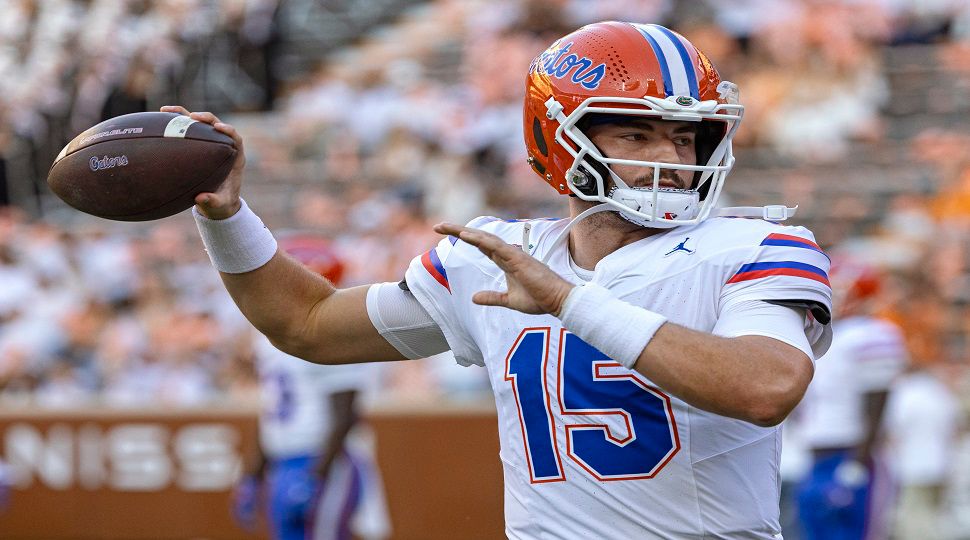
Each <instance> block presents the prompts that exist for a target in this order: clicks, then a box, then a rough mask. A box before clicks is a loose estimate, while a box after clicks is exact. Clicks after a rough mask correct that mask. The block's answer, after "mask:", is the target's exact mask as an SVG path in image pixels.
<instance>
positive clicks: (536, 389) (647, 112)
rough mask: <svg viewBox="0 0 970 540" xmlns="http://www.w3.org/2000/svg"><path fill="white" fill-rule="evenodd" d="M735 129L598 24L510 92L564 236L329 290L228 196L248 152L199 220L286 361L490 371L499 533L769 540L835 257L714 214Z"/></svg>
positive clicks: (772, 217)
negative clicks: (424, 360)
mask: <svg viewBox="0 0 970 540" xmlns="http://www.w3.org/2000/svg"><path fill="white" fill-rule="evenodd" d="M163 110H165V111H170V112H181V113H183V114H189V113H188V111H186V110H185V109H183V108H181V107H166V108H164V109H163ZM742 111H743V107H742V106H741V105H740V103H739V102H738V88H737V86H736V85H734V84H731V83H729V82H725V81H721V79H720V77H719V76H718V74H717V71H716V70H715V68H714V66H713V64H712V63H711V62H710V60H709V59H708V58H707V57H706V56H705V55H704V54H703V53H702V52H701V51H699V50H698V49H697V48H696V47H694V46H693V45H692V44H691V43H690V41H688V40H687V39H686V38H684V37H683V36H680V35H679V34H677V33H675V32H673V31H671V30H669V29H667V28H664V27H662V26H658V25H652V24H633V23H626V22H603V23H596V24H591V25H588V26H584V27H582V28H580V29H579V30H577V31H575V32H573V33H570V34H568V35H566V36H564V37H563V38H561V39H559V40H557V41H556V42H555V43H553V44H552V45H551V46H550V47H549V48H548V50H546V51H544V52H542V53H541V54H540V55H539V56H538V57H537V58H536V59H535V60H534V61H533V63H532V65H531V67H530V69H529V72H528V73H527V74H526V95H525V105H524V126H525V139H526V141H525V142H526V147H527V148H528V156H524V157H526V158H527V159H528V160H529V163H530V164H531V166H532V168H533V169H534V171H535V172H536V174H538V175H539V176H540V177H541V178H542V179H543V180H544V181H546V182H547V183H549V184H550V185H551V186H552V187H553V189H555V190H556V191H557V192H558V193H560V194H562V195H563V196H565V197H567V201H568V205H569V216H570V219H564V220H552V219H535V220H512V221H505V220H501V219H497V218H491V217H483V218H479V219H475V220H473V221H472V222H471V223H469V224H468V225H467V226H464V227H462V226H458V225H453V224H447V223H443V224H439V225H437V226H436V227H435V231H437V232H439V233H441V234H443V235H446V237H445V238H444V239H443V240H442V241H441V242H440V243H439V244H438V245H437V246H436V247H435V248H433V249H431V250H429V251H428V252H426V253H424V254H422V255H420V256H418V257H415V259H414V260H413V261H412V263H411V265H410V267H409V268H408V269H407V272H406V274H405V278H404V280H403V281H401V282H400V283H383V284H375V285H371V286H364V287H358V288H351V289H335V288H334V287H333V286H332V285H330V284H329V283H327V282H326V281H325V280H323V279H320V278H319V277H318V276H315V275H313V274H312V273H310V272H306V271H305V270H303V269H302V268H301V267H300V266H299V265H298V264H296V263H295V262H294V261H293V260H292V259H291V258H290V257H288V256H286V255H285V254H283V253H281V252H279V251H278V250H277V247H276V242H275V241H274V240H273V236H272V234H271V233H270V232H269V231H268V230H267V229H266V228H265V227H264V226H263V224H262V222H261V221H260V220H259V218H258V217H257V216H256V215H255V214H254V213H253V212H252V210H251V209H249V207H248V206H247V205H246V204H245V203H244V202H243V200H242V199H240V197H239V192H240V188H241V185H242V177H243V170H242V169H243V158H242V157H241V156H242V153H241V152H240V158H239V160H238V161H237V163H236V167H235V168H234V170H233V171H232V173H231V174H230V177H229V179H228V180H227V181H226V182H225V183H224V184H223V186H222V187H220V189H219V190H218V191H217V192H216V193H203V194H200V195H199V196H198V197H197V199H196V203H197V205H196V207H195V210H194V215H195V216H196V220H197V223H198V225H199V229H200V232H201V234H202V236H203V241H204V242H205V244H206V246H207V249H208V250H209V254H210V258H211V259H212V261H213V264H214V265H215V267H216V268H217V269H218V270H220V272H221V273H222V274H221V275H222V278H223V282H224V283H225V285H226V287H227V289H228V290H229V291H230V293H231V294H232V296H233V298H234V299H235V301H236V303H237V304H238V305H239V307H240V309H241V310H242V311H243V313H245V314H246V315H247V316H248V317H249V318H250V320H251V321H252V322H253V323H254V324H255V326H256V327H257V328H259V329H260V330H261V331H262V332H264V333H265V334H266V335H267V336H268V337H269V339H270V340H271V341H273V343H274V344H276V345H277V346H278V347H280V348H281V349H283V350H286V351H288V352H290V353H291V354H293V355H295V356H299V357H301V358H305V359H307V360H310V361H313V362H340V363H343V362H364V361H371V360H400V359H406V358H419V357H422V356H428V355H431V354H434V353H438V352H441V351H443V350H445V349H447V348H450V349H451V350H452V351H453V352H454V354H455V357H456V358H457V360H458V362H459V363H462V364H465V365H472V364H475V365H481V366H484V367H485V368H486V369H487V370H488V374H489V377H490V379H491V386H492V389H493V392H494V397H495V400H496V404H497V408H498V421H499V434H500V438H501V452H500V458H501V460H502V463H503V465H504V469H505V519H506V532H507V534H508V536H509V537H510V538H601V539H611V538H615V539H629V538H678V539H688V538H709V537H730V538H765V539H769V538H777V537H779V535H780V531H779V524H778V491H779V481H778V456H779V451H780V448H779V446H780V441H781V436H780V430H779V428H778V427H777V425H778V424H779V423H780V422H781V421H782V420H783V419H784V418H785V416H786V415H787V414H788V413H789V411H791V410H792V408H793V407H794V406H795V405H796V404H797V403H798V401H799V400H800V399H801V397H802V394H803V393H804V392H805V389H806V387H807V386H808V383H809V381H810V380H811V378H812V372H813V361H814V358H815V357H816V356H817V355H819V354H820V353H822V352H824V350H825V349H826V347H827V343H828V338H829V336H830V333H829V326H828V324H827V323H828V322H829V317H830V296H831V290H830V288H829V285H828V276H827V272H828V265H829V261H828V258H827V257H826V255H825V254H824V253H823V252H822V250H821V249H819V247H818V246H817V245H816V243H815V241H814V239H813V236H812V234H811V232H810V231H808V230H806V229H804V228H801V227H788V226H784V225H781V224H778V223H776V221H778V220H783V219H785V218H787V217H789V216H790V215H791V213H792V212H791V209H788V208H786V207H784V206H771V207H764V208H761V207H758V208H735V209H730V210H727V209H717V208H716V206H715V205H716V202H717V199H718V197H719V195H720V194H721V190H722V188H723V185H724V181H725V178H726V177H727V175H728V172H729V171H730V170H731V167H732V165H733V163H734V157H733V154H732V151H731V141H732V138H733V137H734V134H735V132H736V130H737V129H738V125H739V122H740V120H741V116H742ZM191 116H192V118H194V119H196V120H199V121H204V122H210V123H213V124H214V125H215V126H216V128H217V129H219V130H221V131H223V132H224V133H226V134H229V135H230V136H232V137H234V139H235V140H236V144H237V145H238V146H239V147H240V148H241V147H242V139H241V137H240V136H239V134H238V133H237V132H236V131H235V130H234V129H233V128H232V127H231V126H229V125H227V124H225V123H223V122H221V121H219V120H218V119H217V118H216V117H215V116H213V115H212V114H210V113H191ZM722 215H723V216H730V217H718V216H722ZM737 217H754V218H755V219H736V218H737ZM389 232H390V233H391V234H392V233H393V231H389Z"/></svg>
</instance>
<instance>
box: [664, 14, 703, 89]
mask: <svg viewBox="0 0 970 540" xmlns="http://www.w3.org/2000/svg"><path fill="white" fill-rule="evenodd" d="M656 28H657V30H660V31H661V32H663V33H664V35H665V36H667V37H668V38H669V39H670V41H671V42H673V44H674V47H676V48H677V52H678V53H680V59H681V61H682V62H683V63H684V71H685V72H686V73H687V85H688V87H689V88H690V95H691V97H692V98H694V99H696V100H700V99H701V97H700V92H699V91H698V89H697V74H696V73H694V63H693V62H691V59H690V54H689V53H688V52H687V47H685V46H684V42H683V40H682V39H681V38H680V37H679V36H678V35H677V34H675V33H673V32H671V31H670V29H668V28H664V27H663V26H656Z"/></svg>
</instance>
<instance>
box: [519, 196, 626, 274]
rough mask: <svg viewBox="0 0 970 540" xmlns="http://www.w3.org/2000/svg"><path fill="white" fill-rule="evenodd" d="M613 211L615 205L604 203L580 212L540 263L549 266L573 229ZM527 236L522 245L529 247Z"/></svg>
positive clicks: (567, 225) (560, 234)
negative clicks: (600, 214)
mask: <svg viewBox="0 0 970 540" xmlns="http://www.w3.org/2000/svg"><path fill="white" fill-rule="evenodd" d="M611 210H612V211H616V208H613V205H610V204H606V203H602V204H597V205H596V206H593V207H591V208H587V209H586V210H583V211H582V212H580V213H579V215H578V216H576V217H574V218H573V219H571V220H569V223H568V224H566V227H565V228H564V229H563V230H562V232H560V233H559V236H557V237H556V239H555V240H553V242H552V245H551V246H549V250H548V251H546V254H545V255H544V256H543V257H542V259H539V262H541V263H542V264H549V259H550V258H551V257H552V254H553V253H555V252H556V250H557V249H559V247H560V246H561V245H562V244H563V243H564V242H565V241H566V239H567V238H569V231H570V230H572V228H573V227H575V226H576V224H577V223H579V222H580V221H582V220H584V219H586V218H588V217H589V216H591V215H593V214H598V213H600V212H609V211H611ZM525 234H527V233H524V234H523V238H522V245H523V246H528V245H529V240H528V237H527V236H525Z"/></svg>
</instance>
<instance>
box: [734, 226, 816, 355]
mask: <svg viewBox="0 0 970 540" xmlns="http://www.w3.org/2000/svg"><path fill="white" fill-rule="evenodd" d="M763 223H764V225H765V228H760V229H756V230H755V231H754V232H755V233H756V234H757V237H756V238H754V239H753V241H752V242H751V244H750V245H749V246H750V247H745V248H741V249H735V250H731V251H730V252H729V254H728V255H727V256H726V257H725V258H724V259H723V260H722V264H723V265H724V268H723V269H724V272H725V273H724V278H725V281H724V286H723V288H722V289H721V294H720V302H719V305H720V313H721V314H723V313H725V312H727V311H729V310H730V309H731V307H732V306H734V305H736V304H738V303H741V302H748V301H752V300H762V301H766V302H772V303H777V304H781V305H787V306H795V307H804V308H805V309H806V310H807V321H806V325H805V333H806V335H807V336H808V338H809V341H810V342H811V344H812V349H813V351H814V355H815V358H818V357H819V356H821V355H822V354H824V353H825V351H826V350H828V347H829V345H830V344H831V340H832V338H831V326H830V325H829V322H830V321H831V318H832V315H831V314H832V289H831V286H830V285H829V278H828V272H829V266H830V260H829V257H828V255H826V254H825V252H824V251H822V249H821V248H820V247H819V246H818V244H816V243H815V238H814V236H813V235H812V233H811V231H809V230H808V229H805V228H804V227H785V226H780V225H774V224H770V223H767V222H763ZM755 242H757V243H755Z"/></svg>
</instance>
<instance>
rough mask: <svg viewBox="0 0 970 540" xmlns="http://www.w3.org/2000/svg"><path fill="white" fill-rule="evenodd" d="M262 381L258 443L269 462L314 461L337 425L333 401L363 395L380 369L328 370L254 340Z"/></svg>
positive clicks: (263, 339)
mask: <svg viewBox="0 0 970 540" xmlns="http://www.w3.org/2000/svg"><path fill="white" fill-rule="evenodd" d="M256 340H257V341H256V348H255V352H256V360H257V364H256V366H257V370H258V372H259V379H260V398H261V414H260V419H259V441H260V445H261V446H262V448H263V453H264V454H266V456H267V457H268V458H271V459H283V458H288V457H295V456H307V455H316V454H319V453H320V452H322V451H323V445H324V442H325V441H326V438H327V436H328V435H329V433H330V429H331V427H332V425H333V418H332V417H331V410H330V396H331V395H332V394H335V393H337V392H344V391H347V390H361V389H363V388H364V386H365V384H366V383H367V381H368V379H369V377H371V376H372V374H373V373H374V371H373V370H374V368H375V367H376V366H371V365H367V364H350V365H339V366H325V365H320V364H314V363H311V362H307V361H306V360H301V359H300V358H296V357H295V356H290V355H288V354H286V353H284V352H282V351H280V350H279V349H277V348H276V347H273V345H272V344H271V343H270V342H269V340H268V339H266V337H264V336H262V335H259V336H257V338H256Z"/></svg>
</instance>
